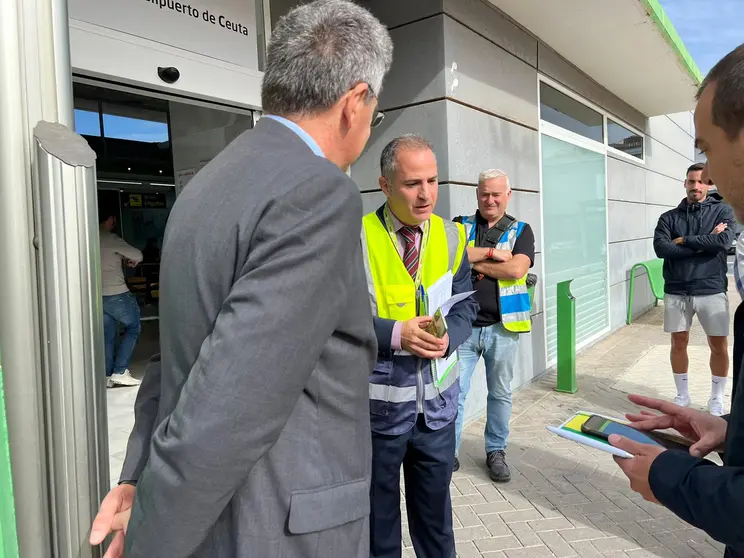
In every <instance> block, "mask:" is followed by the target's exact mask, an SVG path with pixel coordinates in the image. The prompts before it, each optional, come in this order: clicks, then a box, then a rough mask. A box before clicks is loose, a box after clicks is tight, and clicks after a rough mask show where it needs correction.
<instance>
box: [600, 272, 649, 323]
mask: <svg viewBox="0 0 744 558" xmlns="http://www.w3.org/2000/svg"><path fill="white" fill-rule="evenodd" d="M628 288H629V285H628V282H627V281H625V282H623V283H618V284H617V285H613V286H611V287H610V327H611V328H612V330H613V331H614V330H616V329H619V328H621V327H623V326H625V324H626V320H627V318H628ZM653 305H654V296H653V293H652V292H651V286H650V285H649V283H648V280H646V278H645V277H640V278H639V279H638V280H636V284H635V293H634V294H633V319H635V318H637V317H638V316H641V315H643V314H644V313H645V312H647V311H648V310H649V308H651V307H652V306H653Z"/></svg>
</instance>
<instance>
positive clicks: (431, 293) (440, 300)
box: [395, 271, 475, 386]
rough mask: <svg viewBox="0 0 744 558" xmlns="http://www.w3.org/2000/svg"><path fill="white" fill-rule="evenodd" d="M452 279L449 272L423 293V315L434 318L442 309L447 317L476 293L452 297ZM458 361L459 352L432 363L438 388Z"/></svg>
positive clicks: (406, 352) (432, 372) (405, 353)
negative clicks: (456, 305) (456, 306)
mask: <svg viewBox="0 0 744 558" xmlns="http://www.w3.org/2000/svg"><path fill="white" fill-rule="evenodd" d="M452 279H453V277H452V272H451V271H448V272H447V273H445V274H444V275H442V276H441V277H440V278H439V279H437V280H436V281H435V282H434V283H433V284H432V285H431V286H430V287H429V288H428V289H426V290H425V292H423V296H422V297H421V298H422V300H421V304H422V308H421V310H422V314H425V315H427V316H432V317H433V316H434V314H435V313H436V311H437V310H439V309H440V308H441V309H442V315H443V316H445V317H446V316H447V314H449V311H450V310H452V307H453V306H454V305H455V304H457V303H458V302H460V301H461V300H465V299H466V298H468V297H469V296H470V295H472V294H473V293H474V292H475V291H468V292H465V293H459V294H456V295H452ZM395 354H396V355H400V356H405V355H408V356H410V354H411V353H409V352H408V351H403V350H401V351H396V352H395ZM457 360H458V356H457V351H452V354H450V356H449V357H448V358H438V359H436V360H433V361H432V362H431V374H432V378H434V384H435V385H436V386H440V385H441V384H442V382H443V381H444V379H445V378H446V377H447V375H448V374H449V373H450V371H451V370H452V368H453V367H454V366H455V364H457Z"/></svg>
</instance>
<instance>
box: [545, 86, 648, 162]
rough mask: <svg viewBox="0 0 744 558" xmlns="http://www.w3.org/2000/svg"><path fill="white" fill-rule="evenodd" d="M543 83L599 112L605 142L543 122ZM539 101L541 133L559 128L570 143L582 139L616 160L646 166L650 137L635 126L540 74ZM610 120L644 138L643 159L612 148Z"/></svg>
mask: <svg viewBox="0 0 744 558" xmlns="http://www.w3.org/2000/svg"><path fill="white" fill-rule="evenodd" d="M541 83H545V84H546V85H548V86H550V87H552V88H553V89H555V90H556V91H559V92H560V93H563V94H564V95H566V96H567V97H570V98H571V99H573V100H574V101H576V102H578V103H581V104H582V105H584V106H586V107H587V108H590V109H592V110H593V111H595V112H598V113H599V114H601V115H602V128H603V132H602V135H603V136H604V140H603V142H598V141H596V140H592V139H590V138H587V137H586V136H582V135H581V134H577V133H576V132H572V131H571V130H568V129H566V128H563V127H561V126H558V125H557V124H553V123H552V122H547V121H545V120H543V119H542V118H541V114H540V107H541V101H540V84H541ZM537 100H538V102H537V117H538V120H539V122H540V131H541V132H542V131H543V127H545V131H546V132H547V131H548V130H551V128H557V129H558V130H561V134H562V135H563V137H569V138H571V139H570V140H569V141H575V140H576V139H577V138H582V140H584V141H587V142H591V143H593V144H595V145H604V148H605V149H606V150H607V154H608V155H612V156H613V157H615V158H620V159H623V160H625V161H629V162H632V163H635V164H637V165H639V164H640V165H643V166H645V165H646V144H647V139H648V136H647V135H646V134H645V133H644V132H642V131H641V130H639V129H638V128H636V127H635V126H632V125H630V124H628V123H627V122H626V121H625V120H623V119H622V118H620V117H618V116H617V115H616V114H613V113H611V112H609V111H607V110H606V109H603V108H602V107H600V106H598V105H596V104H595V103H593V102H591V101H590V100H588V99H586V98H584V97H582V96H581V95H579V94H578V93H576V92H575V91H573V90H571V89H569V88H568V87H566V86H565V85H563V84H562V83H560V82H558V81H556V80H554V79H552V78H550V77H548V76H546V75H544V74H541V73H539V72H538V74H537ZM608 119H610V120H612V121H613V122H615V123H616V124H619V125H620V126H622V127H623V128H626V129H628V130H629V131H631V132H633V133H635V134H638V135H639V136H640V137H641V138H643V157H642V158H641V159H639V158H638V157H635V156H634V155H629V154H627V153H625V152H624V151H620V150H619V149H615V148H614V147H612V146H611V145H610V144H609V136H608V133H607V120H608ZM553 132H554V133H555V130H553ZM554 133H550V135H552V136H553V137H556V136H555V135H554ZM566 134H567V135H566ZM559 139H560V138H559Z"/></svg>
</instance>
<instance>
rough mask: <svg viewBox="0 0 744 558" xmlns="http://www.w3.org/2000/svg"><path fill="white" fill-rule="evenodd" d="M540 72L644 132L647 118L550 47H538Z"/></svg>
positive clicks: (541, 44)
mask: <svg viewBox="0 0 744 558" xmlns="http://www.w3.org/2000/svg"><path fill="white" fill-rule="evenodd" d="M537 67H538V70H539V71H540V72H541V73H543V74H545V75H547V76H549V77H551V78H553V79H554V80H556V81H558V82H560V83H562V84H563V85H565V86H566V87H568V88H570V89H572V90H573V91H575V92H576V93H578V94H579V95H582V96H584V97H586V98H587V99H589V100H590V101H592V102H593V103H594V104H596V105H598V106H600V107H602V108H603V109H605V110H607V111H608V112H610V113H612V114H614V115H615V116H617V117H618V118H620V119H622V120H625V121H626V122H627V123H628V124H631V125H632V126H635V127H636V128H638V129H639V130H643V129H644V127H645V125H646V118H645V117H644V116H643V115H642V114H641V113H640V112H638V111H637V110H636V109H634V108H633V107H631V106H630V105H628V104H627V103H625V102H624V101H622V100H620V99H619V98H617V97H615V95H613V94H612V93H610V92H609V91H607V90H606V89H604V88H603V87H602V86H601V85H599V84H598V83H597V82H595V81H593V80H592V79H591V78H589V77H588V76H587V75H586V74H584V73H583V72H581V71H580V70H579V69H578V68H576V67H574V66H572V65H571V64H569V63H568V62H567V61H566V60H565V59H564V58H563V57H562V56H560V55H559V54H558V53H557V52H555V51H554V50H553V49H552V48H550V47H549V46H547V45H545V44H543V43H540V45H539V47H538V65H537Z"/></svg>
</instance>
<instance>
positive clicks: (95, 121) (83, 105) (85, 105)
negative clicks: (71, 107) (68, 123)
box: [75, 98, 101, 136]
mask: <svg viewBox="0 0 744 558" xmlns="http://www.w3.org/2000/svg"><path fill="white" fill-rule="evenodd" d="M75 132H77V133H78V134H80V135H81V136H100V135H101V120H100V118H99V116H98V101H93V100H89V99H77V98H76V99H75Z"/></svg>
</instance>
